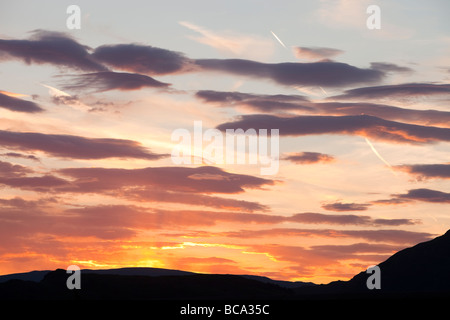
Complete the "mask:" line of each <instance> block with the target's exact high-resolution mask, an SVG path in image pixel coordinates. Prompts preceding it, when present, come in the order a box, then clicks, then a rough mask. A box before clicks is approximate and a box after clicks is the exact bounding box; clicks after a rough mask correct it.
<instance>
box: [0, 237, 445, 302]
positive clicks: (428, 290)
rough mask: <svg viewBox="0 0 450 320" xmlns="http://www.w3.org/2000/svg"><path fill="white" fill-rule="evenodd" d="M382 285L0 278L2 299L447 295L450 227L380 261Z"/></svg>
mask: <svg viewBox="0 0 450 320" xmlns="http://www.w3.org/2000/svg"><path fill="white" fill-rule="evenodd" d="M379 267H380V270H381V289H380V290H377V289H373V290H369V289H368V288H367V286H366V281H367V278H368V277H369V276H370V274H367V273H366V272H361V273H359V274H357V275H356V276H354V277H353V278H352V279H351V280H349V281H335V282H331V283H329V284H326V285H314V284H312V283H303V282H289V281H277V280H272V279H270V278H266V277H260V276H249V275H218V274H211V275H210V274H197V273H192V272H185V271H178V270H168V269H158V268H122V269H110V270H88V269H86V270H82V273H81V289H80V290H69V289H67V287H66V280H67V278H68V276H69V275H68V274H67V273H66V271H65V270H62V269H58V270H55V271H34V272H30V273H22V274H13V275H6V276H1V277H0V299H20V300H22V299H41V300H42V299H44V300H45V299H59V300H61V299H64V300H72V299H81V300H93V299H101V300H109V299H120V300H124V299H132V300H186V299H189V300H240V299H247V300H248V299H276V300H292V299H295V300H323V299H366V298H405V297H406V298H408V297H412V298H435V297H438V298H440V297H446V298H448V297H450V230H449V231H447V233H446V234H444V235H442V236H440V237H437V238H435V239H433V240H430V241H427V242H423V243H419V244H418V245H416V246H414V247H411V248H407V249H405V250H402V251H399V252H397V253H396V254H394V255H393V256H392V257H390V258H389V259H387V260H386V261H384V262H382V263H380V264H379Z"/></svg>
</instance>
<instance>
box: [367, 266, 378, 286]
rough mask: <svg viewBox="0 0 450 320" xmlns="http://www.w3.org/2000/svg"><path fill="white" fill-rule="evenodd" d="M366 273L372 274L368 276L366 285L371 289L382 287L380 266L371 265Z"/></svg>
mask: <svg viewBox="0 0 450 320" xmlns="http://www.w3.org/2000/svg"><path fill="white" fill-rule="evenodd" d="M366 273H370V274H372V275H371V276H370V277H369V278H367V281H366V285H367V288H368V289H369V290H372V289H381V270H380V267H379V266H370V267H368V268H367V270H366Z"/></svg>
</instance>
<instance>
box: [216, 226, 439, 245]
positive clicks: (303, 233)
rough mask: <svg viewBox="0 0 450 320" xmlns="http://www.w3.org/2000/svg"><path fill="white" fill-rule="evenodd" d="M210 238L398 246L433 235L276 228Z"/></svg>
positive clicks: (399, 231) (395, 231) (385, 231)
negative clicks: (321, 240) (326, 240)
mask: <svg viewBox="0 0 450 320" xmlns="http://www.w3.org/2000/svg"><path fill="white" fill-rule="evenodd" d="M210 236H214V237H215V236H224V237H231V238H244V239H250V238H264V237H277V236H278V237H319V238H335V239H336V238H338V239H343V238H356V239H364V240H367V241H373V242H388V243H398V244H415V243H419V242H423V241H427V240H430V239H431V238H432V237H433V235H432V234H430V233H425V232H415V231H406V230H395V229H378V230H336V229H298V228H274V229H263V230H239V231H226V232H218V233H211V234H210Z"/></svg>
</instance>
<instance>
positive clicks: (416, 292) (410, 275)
mask: <svg viewBox="0 0 450 320" xmlns="http://www.w3.org/2000/svg"><path fill="white" fill-rule="evenodd" d="M378 266H379V267H380V271H381V289H380V290H377V289H372V290H369V289H368V288H367V284H366V282H367V279H368V277H369V276H370V275H371V274H368V273H366V272H365V271H364V272H361V273H359V274H357V275H355V276H354V277H353V278H352V279H351V280H349V281H335V282H331V283H329V284H327V285H319V286H316V287H314V288H299V289H298V290H296V293H297V294H298V295H299V296H300V297H311V296H312V295H313V296H316V295H317V296H316V298H318V297H320V296H321V295H322V296H323V297H326V296H333V297H341V298H345V297H359V298H363V297H366V296H367V297H381V298H382V297H399V298H401V297H414V296H415V297H430V298H431V297H433V296H436V297H440V296H446V297H447V296H448V297H450V230H449V231H447V232H446V233H445V234H444V235H442V236H439V237H437V238H435V239H433V240H430V241H427V242H422V243H419V244H417V245H415V246H413V247H411V248H407V249H404V250H401V251H399V252H397V253H395V254H394V255H392V256H391V257H390V258H388V259H387V260H386V261H384V262H382V263H380V264H379V265H378Z"/></svg>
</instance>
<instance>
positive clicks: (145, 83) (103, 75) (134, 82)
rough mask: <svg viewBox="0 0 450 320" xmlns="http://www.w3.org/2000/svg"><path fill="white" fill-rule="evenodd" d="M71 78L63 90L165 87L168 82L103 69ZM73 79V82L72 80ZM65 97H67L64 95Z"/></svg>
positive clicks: (96, 90)
mask: <svg viewBox="0 0 450 320" xmlns="http://www.w3.org/2000/svg"><path fill="white" fill-rule="evenodd" d="M70 77H71V78H72V79H73V80H71V81H70V84H67V85H65V86H64V89H65V90H86V89H93V91H95V92H102V91H108V90H137V89H141V88H146V87H150V88H167V87H168V86H169V84H168V83H163V82H160V81H157V80H155V79H153V78H151V77H149V76H146V75H143V74H137V73H123V72H112V71H103V72H96V73H87V74H81V75H73V76H70ZM72 81H73V82H72ZM64 98H65V99H67V97H64Z"/></svg>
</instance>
